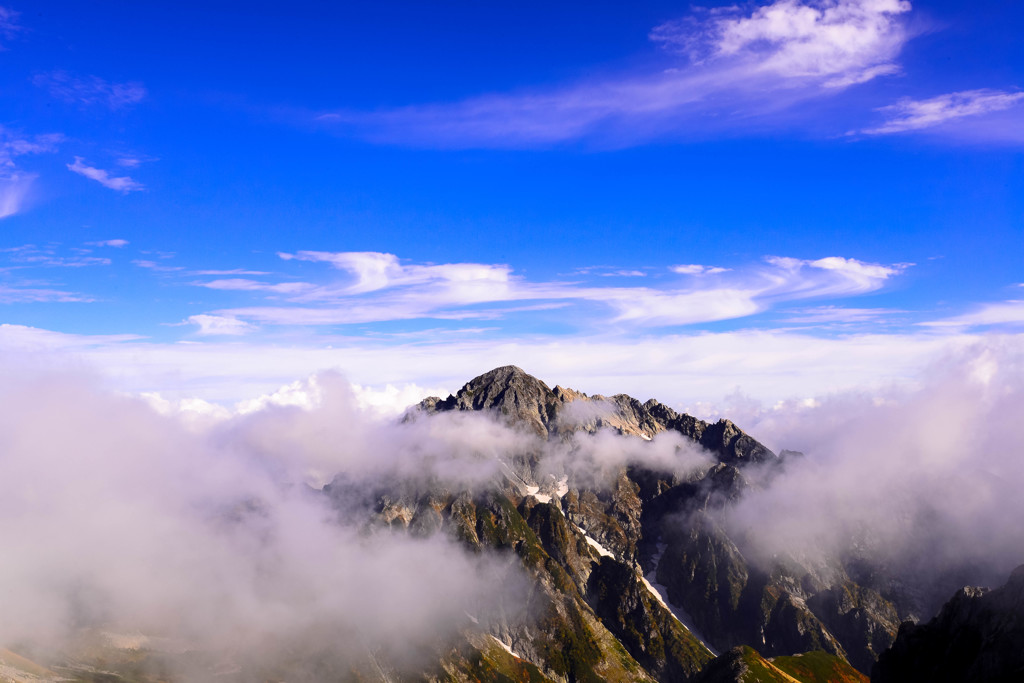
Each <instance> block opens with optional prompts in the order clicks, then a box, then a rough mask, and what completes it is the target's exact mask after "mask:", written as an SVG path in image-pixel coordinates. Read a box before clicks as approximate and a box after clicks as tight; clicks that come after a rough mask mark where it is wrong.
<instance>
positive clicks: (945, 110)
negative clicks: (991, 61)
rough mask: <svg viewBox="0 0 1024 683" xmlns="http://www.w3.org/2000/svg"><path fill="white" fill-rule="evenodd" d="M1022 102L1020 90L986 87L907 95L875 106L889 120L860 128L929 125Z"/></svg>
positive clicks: (882, 130) (870, 131)
mask: <svg viewBox="0 0 1024 683" xmlns="http://www.w3.org/2000/svg"><path fill="white" fill-rule="evenodd" d="M1022 102H1024V92H1008V91H1003V90H988V89H982V90H963V91H960V92H954V93H949V94H946V95H939V96H937V97H932V98H930V99H927V100H912V99H909V98H907V99H903V100H900V101H899V102H897V103H896V104H893V105H889V106H887V107H882V108H881V109H879V111H880V112H883V113H884V114H886V115H888V116H889V120H888V121H886V122H885V123H883V124H882V125H881V126H877V127H875V128H867V129H865V130H862V131H860V132H861V133H864V134H867V135H885V134H889V133H905V132H908V131H915V130H921V129H925V128H933V127H936V126H941V125H943V124H945V123H949V122H952V121H958V120H961V119H964V118H969V117H978V116H982V115H984V114H990V113H992V112H1000V111H1004V110H1007V109H1011V108H1014V107H1017V106H1018V105H1020V104H1021V103H1022ZM1018 125H1021V126H1024V119H1022V120H1019V121H1018Z"/></svg>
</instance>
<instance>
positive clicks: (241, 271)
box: [192, 268, 270, 275]
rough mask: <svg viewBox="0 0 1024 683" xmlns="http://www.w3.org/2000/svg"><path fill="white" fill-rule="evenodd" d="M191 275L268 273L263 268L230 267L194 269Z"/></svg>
mask: <svg viewBox="0 0 1024 683" xmlns="http://www.w3.org/2000/svg"><path fill="white" fill-rule="evenodd" d="M192 274H193V275H270V273H268V272H267V271H265V270H246V269H245V268H231V269H228V270H194V271H192Z"/></svg>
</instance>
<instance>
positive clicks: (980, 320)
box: [921, 299, 1024, 328]
mask: <svg viewBox="0 0 1024 683" xmlns="http://www.w3.org/2000/svg"><path fill="white" fill-rule="evenodd" d="M921 324H922V325H924V326H926V327H933V328H942V327H949V328H970V327H984V326H996V325H1009V326H1020V325H1024V301H1022V300H1019V299H1011V300H1009V301H998V302H995V303H988V304H984V305H983V306H981V307H980V308H978V309H977V310H975V311H972V312H970V313H964V314H963V315H957V316H953V317H950V318H945V319H943V320H934V321H930V322H926V323H921Z"/></svg>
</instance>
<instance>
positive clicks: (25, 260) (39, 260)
mask: <svg viewBox="0 0 1024 683" xmlns="http://www.w3.org/2000/svg"><path fill="white" fill-rule="evenodd" d="M0 254H3V255H5V257H6V259H7V261H8V262H10V263H14V264H17V265H19V266H22V267H45V268H82V267H86V266H109V265H110V263H111V261H110V259H109V258H106V257H103V256H89V255H88V254H89V250H88V249H85V250H81V251H80V252H79V253H76V254H75V255H73V256H66V255H62V254H60V253H58V249H57V245H44V246H37V245H35V244H23V245H21V246H17V247H5V248H3V249H0Z"/></svg>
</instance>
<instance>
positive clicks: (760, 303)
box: [191, 251, 909, 327]
mask: <svg viewBox="0 0 1024 683" xmlns="http://www.w3.org/2000/svg"><path fill="white" fill-rule="evenodd" d="M280 256H281V258H282V259H284V260H287V261H305V262H311V263H321V264H327V265H330V266H331V267H332V269H333V270H336V271H341V277H338V278H329V279H328V280H327V281H326V282H324V283H322V284H314V283H312V282H308V281H307V282H294V281H286V282H279V283H274V282H269V281H265V280H251V279H246V278H230V279H221V280H212V281H207V282H193V283H191V284H193V285H196V286H201V287H205V288H208V289H213V290H222V291H233V292H248V293H251V294H253V295H256V296H262V297H267V298H269V299H273V300H274V303H273V304H272V305H260V304H257V305H253V306H246V307H238V308H231V309H222V310H216V311H212V312H211V314H212V315H217V316H221V317H227V318H231V319H238V320H251V321H254V322H258V323H261V324H265V325H300V326H310V325H312V326H319V325H328V326H329V325H345V324H361V323H373V322H383V321H397V320H417V319H430V318H432V319H441V320H494V319H500V318H502V317H507V316H508V315H510V314H512V313H519V312H524V311H537V310H547V309H550V308H552V307H558V308H563V309H566V311H567V316H569V315H571V316H572V317H573V318H574V319H576V320H578V321H579V322H580V324H581V325H584V326H586V325H588V324H597V325H607V324H616V325H630V326H640V327H659V326H674V325H689V324H697V323H704V322H710V321H717V320H728V319H734V318H740V317H744V316H749V315H753V314H756V313H759V312H762V311H765V310H768V309H769V308H771V307H773V306H775V305H777V304H779V303H781V302H787V301H795V300H803V299H812V298H828V297H833V298H842V297H848V296H855V295H858V294H864V293H867V292H871V291H875V290H877V289H880V288H881V287H883V286H884V285H885V284H886V282H888V281H889V280H890V279H891V278H893V277H895V276H897V275H898V274H899V273H901V272H902V271H903V270H904V269H906V268H907V267H908V266H909V264H893V265H882V264H875V263H866V262H863V261H859V260H856V259H849V258H843V257H835V256H833V257H826V258H822V259H815V260H806V259H795V258H783V257H769V258H767V259H765V261H764V262H763V263H761V264H758V265H754V266H752V267H746V268H742V269H737V270H729V269H725V268H721V267H716V268H707V267H702V268H704V270H702V271H700V274H701V275H703V277H700V278H696V279H687V280H685V281H683V282H679V281H678V280H671V279H659V278H655V280H656V281H657V284H653V283H652V286H645V287H637V286H608V285H607V284H604V282H603V280H601V284H592V283H586V282H565V281H538V282H532V281H529V280H527V279H525V278H524V277H522V276H520V275H517V274H515V273H514V271H513V270H512V268H511V267H510V266H508V265H505V264H484V263H443V264H424V263H406V262H403V261H402V260H401V259H399V258H398V257H397V256H396V255H394V254H386V253H379V252H319V251H300V252H296V253H282V254H280ZM638 272H643V271H638ZM693 272H694V273H696V272H697V271H696V270H694V271H693ZM597 275H598V277H599V278H600V276H601V275H603V273H598V274H597ZM595 307H596V308H595ZM584 309H586V310H585V311H584Z"/></svg>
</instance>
